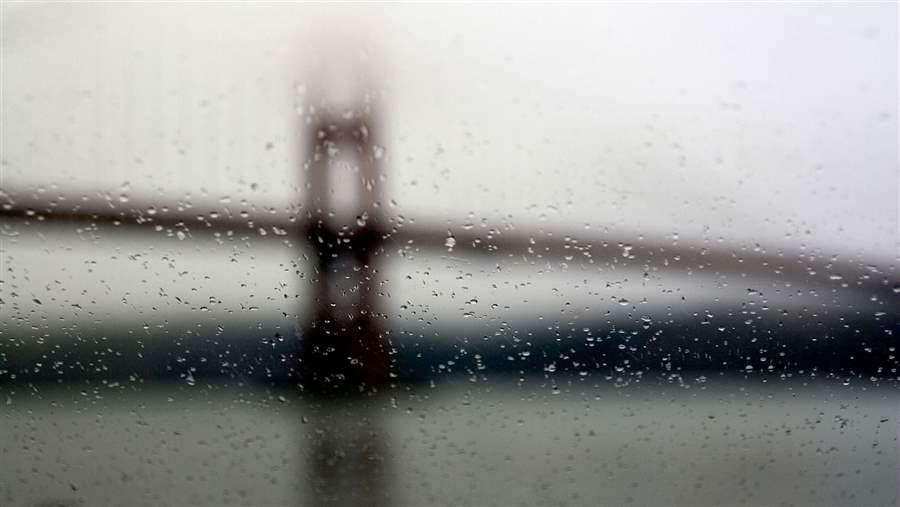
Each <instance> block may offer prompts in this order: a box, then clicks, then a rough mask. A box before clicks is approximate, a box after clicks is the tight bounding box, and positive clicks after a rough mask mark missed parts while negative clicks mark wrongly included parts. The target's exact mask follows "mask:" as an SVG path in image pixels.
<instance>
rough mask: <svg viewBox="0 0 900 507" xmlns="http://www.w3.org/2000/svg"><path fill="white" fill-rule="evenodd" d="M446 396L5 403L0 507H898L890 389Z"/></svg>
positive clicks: (506, 387)
mask: <svg viewBox="0 0 900 507" xmlns="http://www.w3.org/2000/svg"><path fill="white" fill-rule="evenodd" d="M570 380H571V382H569V381H567V380H566V379H564V378H556V379H554V381H553V382H550V381H548V380H547V379H544V378H530V379H525V380H524V381H519V380H516V379H514V378H509V379H506V380H502V379H500V378H497V379H496V380H494V381H492V382H487V383H476V384H473V383H470V382H468V380H466V379H465V378H455V379H454V378H448V379H447V381H446V382H444V383H443V384H438V385H437V386H435V387H428V386H420V387H418V388H398V389H396V390H392V391H391V392H388V393H384V394H383V395H379V396H373V397H367V398H365V399H362V400H361V399H356V400H339V399H333V400H330V401H327V402H323V401H322V400H319V399H313V400H310V399H302V398H300V397H298V395H297V392H296V390H291V389H286V390H273V389H266V388H262V387H250V386H240V385H230V386H227V385H217V384H209V385H198V386H196V387H194V388H191V389H188V388H186V387H185V386H184V385H183V384H181V385H178V386H175V385H169V384H162V385H145V386H143V387H141V388H140V389H139V390H138V391H133V390H124V389H122V388H117V387H111V386H103V385H96V384H95V385H93V386H75V385H69V386H64V387H54V388H50V387H47V388H41V389H25V388H16V389H10V388H9V387H8V386H3V387H0V389H2V391H0V394H2V395H3V399H5V400H6V402H5V405H4V409H3V413H2V419H3V425H4V431H3V432H2V433H0V451H2V453H3V456H4V459H3V460H2V462H0V500H2V502H3V504H4V505H10V506H20V505H21V506H34V505H124V504H129V505H163V504H164V505H298V504H299V505H311V506H319V505H321V506H324V505H460V504H465V505H559V504H567V505H572V504H576V505H625V504H635V505H721V504H728V505H736V504H742V503H745V504H750V505H780V504H792V505H896V503H897V500H898V495H897V489H896V486H895V480H894V479H895V478H896V473H897V470H898V469H900V468H898V465H900V463H898V460H900V458H898V457H900V447H898V445H900V444H898V440H897V431H896V429H897V425H898V422H900V420H898V405H897V402H896V390H895V388H893V387H880V388H879V387H876V386H874V385H843V384H842V383H838V382H828V381H824V380H823V381H814V382H809V381H805V382H800V381H774V382H769V383H762V382H759V381H752V380H749V381H748V380H740V379H727V378H717V379H710V380H707V381H706V382H700V381H697V382H691V383H687V384H682V385H679V384H677V383H673V384H669V383H650V382H647V383H646V384H645V385H630V386H619V387H616V386H614V385H613V384H612V383H609V382H596V381H593V380H591V381H584V380H578V379H570Z"/></svg>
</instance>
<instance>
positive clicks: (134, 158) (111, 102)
mask: <svg viewBox="0 0 900 507" xmlns="http://www.w3.org/2000/svg"><path fill="white" fill-rule="evenodd" d="M2 13H3V35H2V42H3V48H2V54H3V75H2V85H3V89H2V99H3V118H2V121H3V132H2V141H3V159H4V161H3V164H4V165H3V178H2V188H3V190H4V191H5V192H7V193H9V194H11V195H12V196H13V197H15V196H16V195H26V194H30V193H33V192H35V191H36V190H37V189H39V188H40V187H41V186H43V188H44V189H45V190H46V191H47V193H48V194H46V195H56V194H59V193H65V194H74V195H81V194H86V195H89V196H91V197H96V196H98V195H100V196H102V194H103V193H104V192H109V196H110V198H111V199H112V200H113V201H114V202H115V201H116V200H117V199H118V198H119V196H120V194H123V193H125V194H127V195H128V197H129V202H128V203H118V204H117V205H121V206H132V205H134V204H135V203H147V204H156V205H159V204H164V203H167V202H173V201H175V200H177V199H183V198H185V195H186V194H190V198H191V200H192V201H194V202H199V203H210V204H203V206H224V205H223V204H221V203H220V202H219V200H220V199H221V198H222V197H224V196H228V197H230V198H231V202H232V204H231V205H230V206H232V207H236V206H239V205H238V204H236V203H238V202H239V200H240V199H241V198H246V199H248V201H250V202H252V203H256V204H258V205H263V206H274V207H276V208H282V207H285V206H286V203H288V202H291V201H297V199H298V195H299V194H298V185H299V184H300V182H301V180H300V178H301V176H300V174H299V170H298V169H297V168H298V166H299V165H300V159H301V155H300V153H298V151H299V150H298V147H297V146H298V145H297V143H296V139H297V138H298V135H299V132H300V129H299V124H300V117H299V116H298V114H297V105H298V104H299V105H302V103H303V100H304V99H303V98H302V97H301V96H300V95H299V94H298V86H299V87H300V88H301V89H302V87H306V88H307V89H308V90H309V89H312V88H315V87H316V86H317V85H319V84H321V83H322V82H327V81H326V78H324V77H322V75H323V74H322V71H323V69H324V70H325V71H327V72H325V73H326V74H329V73H330V74H334V75H341V74H340V72H338V71H336V70H335V69H336V68H346V67H352V68H357V69H368V70H367V71H368V72H369V74H371V75H372V76H373V78H374V79H373V82H374V83H376V85H375V86H376V87H377V90H376V91H378V92H379V93H380V94H382V96H383V106H382V109H383V113H384V120H385V123H386V142H385V148H386V150H387V151H386V154H387V156H386V170H387V172H388V181H387V188H388V198H390V199H393V200H395V201H396V202H397V206H396V207H395V208H391V212H392V213H402V214H404V215H405V216H407V217H412V218H416V219H419V220H420V221H424V220H425V219H426V218H428V217H432V218H437V219H438V220H439V221H440V223H443V220H444V219H445V218H451V219H452V220H453V224H455V225H459V224H460V223H462V222H465V221H466V220H467V217H468V216H469V215H470V214H471V217H472V219H473V220H475V221H481V220H482V219H487V221H488V222H489V223H490V224H492V225H493V224H495V223H498V222H499V221H500V220H502V219H505V220H507V221H511V222H513V223H514V224H515V225H517V226H519V227H523V228H524V227H528V226H533V225H534V224H542V223H544V222H546V223H548V224H552V225H562V226H568V227H570V228H571V229H575V230H580V229H581V228H582V227H583V226H584V225H585V224H589V225H590V226H591V228H592V229H594V230H599V229H603V228H604V227H609V228H612V229H616V230H625V231H632V232H634V231H640V232H646V233H650V234H662V235H670V234H672V233H676V232H677V233H678V234H679V235H680V236H681V237H682V238H686V239H688V240H689V239H702V238H719V237H722V238H725V239H726V240H729V241H740V242H750V243H753V242H760V243H763V244H767V245H782V244H785V245H787V246H791V245H793V246H795V247H796V246H799V245H800V244H801V243H805V244H808V245H813V246H817V247H822V248H825V249H826V250H829V251H834V252H838V253H841V252H846V253H848V254H857V253H864V254H865V255H866V256H869V257H872V258H879V259H890V258H893V257H894V256H896V255H897V245H898V187H900V182H898V181H900V180H898V117H897V107H898V78H897V68H898V49H897V47H898V38H897V25H898V23H897V21H898V12H897V4H896V3H895V2H886V3H881V4H873V3H869V4H864V3H857V2H854V3H845V4H837V5H825V4H816V3H799V2H796V3H788V4H772V3H761V4H755V5H749V4H748V5H743V4H736V3H719V4H715V3H678V4H642V5H628V4H622V3H614V4H604V5H569V6H566V7H564V8H562V7H559V6H513V5H488V6H477V5H457V6H439V5H419V6H413V5H386V4H378V5H337V6H334V5H331V6H329V5H309V4H290V3H265V4H252V5H248V4H238V3H206V2H204V3H193V4H187V5H180V4H153V3H141V4H136V5H134V4H125V3H105V4H74V5H62V4H38V5H34V4H14V3H4V4H3V7H2ZM326 86H327V85H326ZM370 91H371V90H370ZM100 198H102V197H100ZM201 207H202V206H201Z"/></svg>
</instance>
